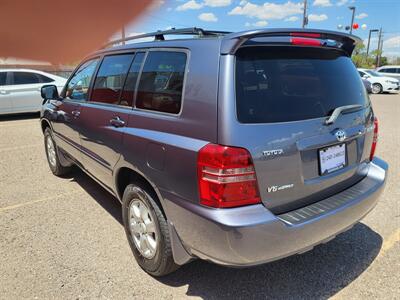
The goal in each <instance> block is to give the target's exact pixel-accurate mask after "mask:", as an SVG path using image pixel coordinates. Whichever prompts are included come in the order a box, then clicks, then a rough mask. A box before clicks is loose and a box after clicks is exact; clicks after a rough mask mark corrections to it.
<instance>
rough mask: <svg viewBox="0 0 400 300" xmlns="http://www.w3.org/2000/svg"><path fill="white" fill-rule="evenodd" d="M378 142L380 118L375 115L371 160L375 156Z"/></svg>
mask: <svg viewBox="0 0 400 300" xmlns="http://www.w3.org/2000/svg"><path fill="white" fill-rule="evenodd" d="M377 143H378V119H377V118H376V117H375V119H374V136H373V139H372V146H371V152H370V155H369V160H372V159H373V158H374V155H375V150H376V144H377Z"/></svg>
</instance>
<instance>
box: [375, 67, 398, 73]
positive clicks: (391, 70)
mask: <svg viewBox="0 0 400 300" xmlns="http://www.w3.org/2000/svg"><path fill="white" fill-rule="evenodd" d="M379 72H383V73H396V69H395V68H386V69H382V70H380V71H379Z"/></svg>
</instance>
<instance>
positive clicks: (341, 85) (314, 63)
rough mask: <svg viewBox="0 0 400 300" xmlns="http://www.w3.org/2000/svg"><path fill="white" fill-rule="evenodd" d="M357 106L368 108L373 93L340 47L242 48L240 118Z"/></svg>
mask: <svg viewBox="0 0 400 300" xmlns="http://www.w3.org/2000/svg"><path fill="white" fill-rule="evenodd" d="M352 104H360V105H363V106H366V105H367V104H368V96H367V94H366V91H365V88H364V86H363V84H362V81H361V80H360V76H359V74H358V72H357V70H356V68H355V67H354V64H353V63H352V61H351V59H350V58H349V57H347V56H345V55H344V54H343V53H342V52H341V51H338V50H326V49H320V48H311V47H293V46H290V47H281V46H275V47H271V46H269V47H262V46H258V47H246V48H242V49H239V50H238V52H237V55H236V108H237V116H238V120H239V122H242V123H273V122H289V121H298V120H306V119H313V118H321V117H326V116H329V115H330V114H332V112H333V110H334V109H335V108H337V107H339V106H344V105H352Z"/></svg>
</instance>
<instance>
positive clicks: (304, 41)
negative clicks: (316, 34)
mask: <svg viewBox="0 0 400 300" xmlns="http://www.w3.org/2000/svg"><path fill="white" fill-rule="evenodd" d="M290 43H291V44H292V45H303V46H321V45H322V42H321V41H320V40H317V39H309V38H303V37H293V38H291V39H290Z"/></svg>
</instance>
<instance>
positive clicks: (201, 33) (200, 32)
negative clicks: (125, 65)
mask: <svg viewBox="0 0 400 300" xmlns="http://www.w3.org/2000/svg"><path fill="white" fill-rule="evenodd" d="M229 33H231V32H228V31H216V30H204V29H202V28H198V27H189V28H180V29H176V28H171V29H168V30H158V31H155V32H150V33H144V34H139V35H135V36H130V37H127V38H123V39H118V40H114V41H111V42H109V43H107V44H105V45H104V46H103V48H106V47H109V46H112V45H115V44H119V43H123V42H127V41H132V40H137V39H142V38H146V37H153V36H154V40H155V41H164V40H165V38H164V36H165V35H197V36H198V37H205V36H221V35H226V34H229Z"/></svg>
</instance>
